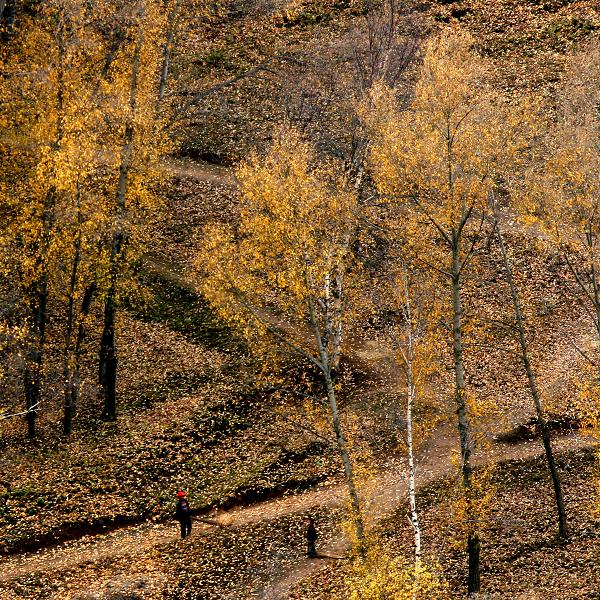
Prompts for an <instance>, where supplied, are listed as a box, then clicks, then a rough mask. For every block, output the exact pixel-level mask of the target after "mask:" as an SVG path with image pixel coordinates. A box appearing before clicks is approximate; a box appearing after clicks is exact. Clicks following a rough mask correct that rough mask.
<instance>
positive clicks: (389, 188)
mask: <svg viewBox="0 0 600 600" xmlns="http://www.w3.org/2000/svg"><path fill="white" fill-rule="evenodd" d="M484 74H485V70H484V67H483V65H482V62H481V60H480V59H479V58H478V57H477V56H476V54H475V53H474V52H473V50H472V49H471V40H470V38H469V37H468V36H467V35H466V34H463V33H460V32H447V33H443V34H442V35H440V36H439V37H437V38H434V39H432V40H431V41H430V42H429V43H428V45H427V48H426V53H425V57H424V62H423V65H422V67H421V69H420V73H419V79H418V82H417V84H416V88H415V93H414V98H413V100H412V102H411V104H410V106H409V107H408V108H407V109H406V110H404V111H403V110H401V109H400V106H399V105H398V103H397V102H396V101H395V97H394V94H393V91H390V90H389V89H387V88H386V87H385V86H382V85H379V86H376V87H374V89H373V91H372V92H371V94H370V97H369V99H368V101H367V102H366V103H365V108H364V116H365V119H366V121H367V122H368V123H369V124H370V128H371V131H372V138H373V143H372V150H371V167H372V170H373V175H374V179H375V183H376V185H377V188H378V191H379V193H380V194H381V196H383V197H384V198H387V199H389V201H390V202H394V203H399V204H400V205H401V206H403V207H404V209H405V211H406V218H407V219H408V220H409V221H410V222H411V223H412V224H411V227H412V234H411V235H410V236H409V240H410V239H412V242H413V243H415V244H417V242H418V244H419V247H420V249H421V252H420V253H419V257H420V262H421V263H422V264H423V265H426V266H427V267H428V268H430V269H431V270H432V272H435V273H437V274H438V275H440V276H442V277H443V278H444V279H445V280H446V281H447V284H448V292H449V295H448V298H447V307H448V310H449V313H450V314H451V323H452V325H451V334H452V356H453V366H454V379H455V391H454V401H455V405H456V415H457V425H458V432H459V441H460V469H461V473H462V488H463V492H464V495H465V500H466V523H465V525H466V531H467V536H466V537H467V540H466V542H467V544H466V545H467V554H468V593H469V594H470V595H473V594H476V593H478V591H479V588H480V577H479V571H480V566H479V564H480V560H479V555H480V539H479V529H478V523H477V518H476V510H475V506H474V503H473V502H474V501H473V500H472V499H471V487H472V472H473V466H472V455H473V452H474V439H473V433H472V424H471V417H470V409H469V404H470V400H469V396H468V389H467V378H466V372H465V361H464V309H463V299H462V289H463V280H464V277H465V275H466V273H467V272H468V270H469V266H470V264H471V261H472V259H473V254H474V250H475V248H476V246H477V242H478V240H479V239H480V236H481V227H482V224H483V219H484V215H485V209H486V202H487V194H488V192H489V190H490V189H491V188H492V187H493V185H494V177H495V175H496V174H498V172H501V170H502V169H503V167H504V166H505V165H506V164H507V158H508V157H509V156H510V155H511V153H513V152H515V151H516V149H515V145H514V143H513V140H512V138H511V135H510V133H511V123H510V120H508V121H507V119H506V117H507V114H509V113H507V112H506V111H504V110H503V107H502V105H501V104H499V103H496V102H495V101H494V100H493V99H492V95H491V94H490V93H489V91H488V90H487V89H486V87H485V85H484Z"/></svg>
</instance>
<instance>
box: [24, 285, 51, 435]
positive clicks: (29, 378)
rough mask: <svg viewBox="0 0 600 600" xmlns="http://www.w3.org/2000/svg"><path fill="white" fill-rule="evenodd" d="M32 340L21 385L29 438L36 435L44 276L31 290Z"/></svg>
mask: <svg viewBox="0 0 600 600" xmlns="http://www.w3.org/2000/svg"><path fill="white" fill-rule="evenodd" d="M33 295H34V304H33V307H32V313H33V314H32V320H33V322H32V337H33V339H32V341H31V347H30V350H29V352H28V354H27V361H26V365H25V373H24V380H23V386H24V391H25V403H26V408H27V415H26V418H27V433H28V435H29V437H30V438H34V437H35V435H36V418H37V413H38V409H39V405H40V400H41V385H42V382H41V380H42V367H43V357H44V342H45V337H46V313H47V305H48V282H47V278H46V277H45V276H43V277H42V279H41V280H40V281H39V282H38V284H37V285H36V286H35V290H34V291H33Z"/></svg>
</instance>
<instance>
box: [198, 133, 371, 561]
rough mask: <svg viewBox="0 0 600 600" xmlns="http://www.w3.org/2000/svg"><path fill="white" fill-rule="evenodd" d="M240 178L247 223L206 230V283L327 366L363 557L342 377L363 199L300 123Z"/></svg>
mask: <svg viewBox="0 0 600 600" xmlns="http://www.w3.org/2000/svg"><path fill="white" fill-rule="evenodd" d="M238 177H239V180H240V185H241V191H242V206H241V216H240V222H239V226H238V227H236V228H230V227H224V226H214V227H211V228H209V229H208V230H207V231H206V235H205V247H204V250H203V251H202V253H201V255H200V256H199V258H198V266H199V269H200V270H201V271H202V273H203V276H204V278H203V281H202V283H201V289H202V292H203V293H204V294H205V295H206V296H207V298H208V299H209V300H210V301H211V302H212V303H213V304H214V305H215V306H216V307H217V308H218V309H219V310H220V311H221V313H222V314H223V315H225V316H226V317H228V318H229V319H233V320H237V321H239V322H241V323H242V324H243V326H244V328H245V330H246V331H247V333H248V334H249V335H252V334H256V333H259V334H260V335H262V336H263V337H266V338H267V339H268V340H270V343H271V344H272V348H273V349H274V350H275V351H276V352H278V353H281V352H283V353H291V354H293V355H296V356H297V357H299V358H301V359H303V360H306V361H307V362H308V363H309V364H311V365H313V366H314V367H316V369H317V370H318V372H319V373H320V376H321V378H322V382H323V387H324V396H325V398H326V402H327V405H328V407H329V414H330V417H331V425H332V428H333V432H334V434H335V440H336V443H337V448H338V451H339V453H340V457H341V460H342V464H343V468H344V473H345V476H346V483H347V486H348V493H349V497H350V504H351V513H352V522H353V526H354V531H355V534H356V538H357V542H358V550H359V553H361V554H362V553H364V551H365V532H364V524H363V517H362V514H361V503H360V499H359V495H358V491H357V488H356V480H355V479H356V478H355V474H354V469H353V465H352V460H351V457H350V453H349V450H348V442H347V439H346V437H345V435H344V431H343V428H342V418H341V416H340V411H339V407H338V395H339V394H340V393H341V392H342V390H340V388H339V385H340V384H339V382H336V374H337V371H338V368H339V363H340V355H341V350H342V343H343V333H344V325H345V323H346V321H347V319H348V318H349V312H348V305H347V301H348V290H349V282H350V278H351V273H352V271H351V268H350V267H351V264H352V260H351V243H352V239H353V234H354V228H355V224H356V214H355V209H356V197H355V195H354V194H353V193H351V192H350V191H348V189H347V188H346V186H345V185H344V182H343V181H341V180H340V179H339V177H338V176H337V174H336V169H335V167H334V166H333V165H327V166H325V165H320V164H318V161H317V158H316V154H315V151H314V149H313V148H312V147H311V146H310V145H309V144H308V143H305V142H303V141H302V139H301V138H300V135H299V134H298V133H297V132H296V131H294V130H293V129H283V130H281V131H279V132H277V133H276V135H275V139H274V142H273V145H272V147H271V149H270V151H269V152H268V154H267V156H266V157H264V158H260V157H259V156H258V155H256V154H255V155H253V156H252V157H251V158H250V160H249V161H248V162H246V163H245V164H244V165H243V166H242V167H241V168H240V170H239V172H238Z"/></svg>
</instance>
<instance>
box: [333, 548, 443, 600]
mask: <svg viewBox="0 0 600 600" xmlns="http://www.w3.org/2000/svg"><path fill="white" fill-rule="evenodd" d="M448 593H449V591H448V588H447V586H446V584H445V582H444V580H443V578H442V576H441V575H440V573H439V572H438V570H437V569H436V568H434V567H433V566H430V565H427V564H426V563H424V562H420V563H419V564H418V565H415V564H414V563H411V562H410V561H407V560H406V559H404V558H402V557H394V556H391V555H390V554H389V552H388V551H386V550H384V549H382V548H379V547H374V548H372V549H371V551H370V552H369V555H368V556H367V558H366V560H365V561H364V562H361V561H355V563H354V564H353V565H352V569H351V570H350V573H349V575H348V576H347V577H346V581H345V586H344V589H343V595H342V596H340V600H341V599H342V598H344V599H348V600H388V599H389V600H415V599H419V600H420V599H422V600H436V599H439V600H442V599H443V598H447V597H448Z"/></svg>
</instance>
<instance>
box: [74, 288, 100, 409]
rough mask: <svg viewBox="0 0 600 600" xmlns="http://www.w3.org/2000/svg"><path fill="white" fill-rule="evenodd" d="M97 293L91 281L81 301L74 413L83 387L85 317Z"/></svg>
mask: <svg viewBox="0 0 600 600" xmlns="http://www.w3.org/2000/svg"><path fill="white" fill-rule="evenodd" d="M95 293H96V284H95V283H91V284H90V285H88V287H87V288H86V290H85V292H84V294H83V300H82V301H81V308H80V311H79V328H78V331H77V338H76V340H75V348H74V351H73V354H74V357H73V362H74V364H73V374H72V378H73V379H72V385H71V407H72V410H73V413H75V412H76V411H77V406H78V405H79V391H80V387H81V375H80V373H81V346H82V345H83V342H84V340H85V336H86V327H85V318H86V317H87V316H88V314H89V312H90V308H91V307H92V300H93V299H94V294H95Z"/></svg>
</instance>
